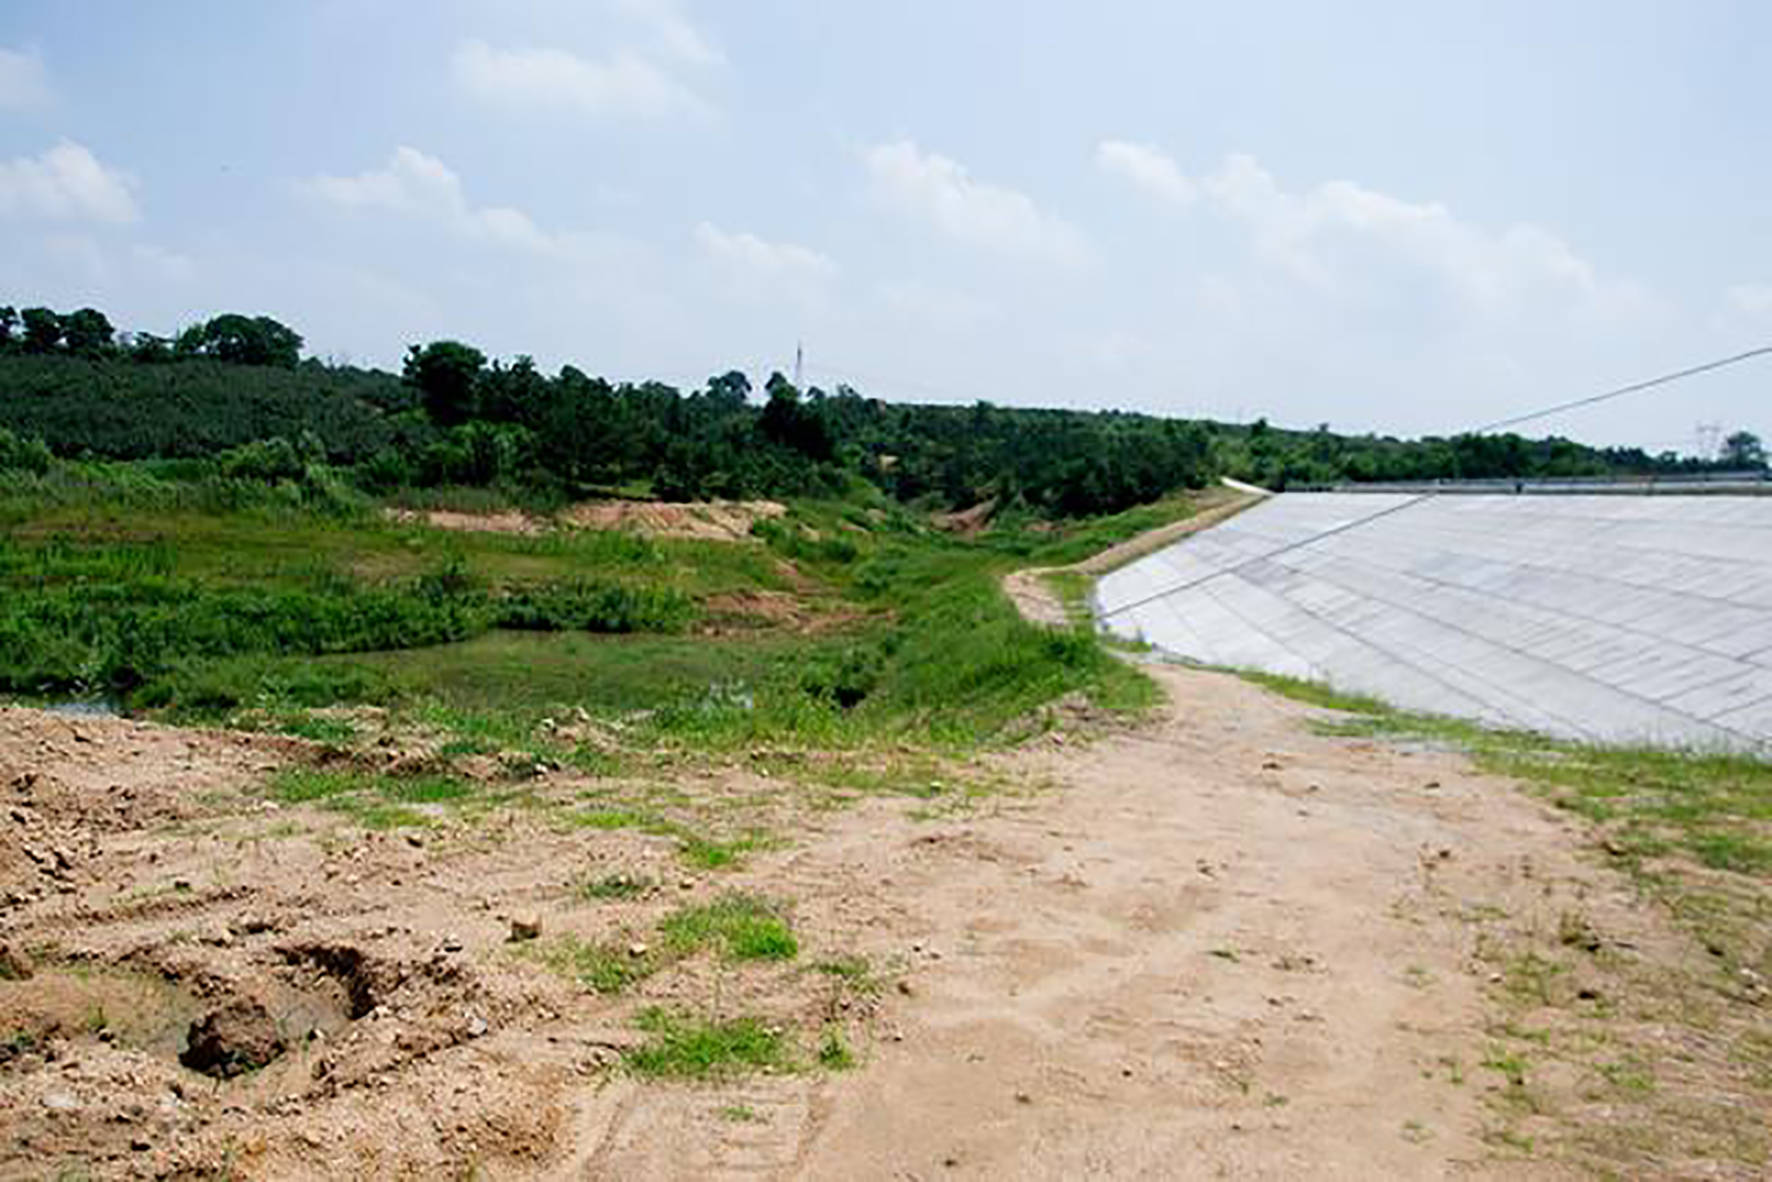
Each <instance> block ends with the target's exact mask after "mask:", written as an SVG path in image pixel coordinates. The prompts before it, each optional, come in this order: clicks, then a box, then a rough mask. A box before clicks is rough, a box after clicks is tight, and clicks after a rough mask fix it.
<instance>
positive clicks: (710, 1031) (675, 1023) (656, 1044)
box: [622, 1008, 792, 1080]
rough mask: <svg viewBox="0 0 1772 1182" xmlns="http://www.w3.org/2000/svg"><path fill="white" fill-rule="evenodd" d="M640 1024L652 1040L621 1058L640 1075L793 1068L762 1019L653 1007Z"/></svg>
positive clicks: (780, 1038) (780, 1040)
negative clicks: (705, 1015) (717, 1017)
mask: <svg viewBox="0 0 1772 1182" xmlns="http://www.w3.org/2000/svg"><path fill="white" fill-rule="evenodd" d="M639 1025H640V1029H641V1030H642V1031H643V1032H645V1033H646V1034H647V1035H648V1036H649V1037H648V1038H647V1040H646V1042H645V1043H643V1044H642V1045H640V1046H638V1047H635V1048H634V1049H633V1050H631V1051H628V1052H627V1053H626V1054H625V1055H624V1056H623V1057H622V1058H623V1062H624V1063H625V1064H626V1065H627V1068H628V1070H630V1071H632V1072H633V1073H634V1074H636V1075H641V1076H647V1077H651V1078H656V1079H687V1080H707V1079H723V1078H729V1077H731V1076H734V1075H739V1074H744V1073H748V1072H755V1071H785V1070H789V1069H790V1068H791V1067H792V1060H791V1058H790V1055H789V1049H788V1044H787V1040H786V1038H785V1036H784V1035H783V1034H782V1033H781V1031H780V1030H778V1029H776V1028H775V1027H772V1026H769V1025H767V1024H765V1023H764V1022H763V1020H762V1019H760V1018H751V1017H746V1018H730V1019H726V1020H723V1021H722V1020H715V1019H709V1018H703V1017H698V1016H696V1015H692V1014H683V1013H672V1012H670V1011H668V1010H663V1009H657V1008H654V1009H649V1010H647V1011H645V1012H644V1013H642V1014H641V1015H640V1021H639Z"/></svg>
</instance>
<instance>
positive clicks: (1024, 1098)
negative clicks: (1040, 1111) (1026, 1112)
mask: <svg viewBox="0 0 1772 1182" xmlns="http://www.w3.org/2000/svg"><path fill="white" fill-rule="evenodd" d="M1015 1102H1016V1103H1017V1104H1032V1103H1033V1102H1034V1098H1033V1097H1032V1096H1030V1095H1028V1094H1027V1093H1026V1092H1017V1093H1015Z"/></svg>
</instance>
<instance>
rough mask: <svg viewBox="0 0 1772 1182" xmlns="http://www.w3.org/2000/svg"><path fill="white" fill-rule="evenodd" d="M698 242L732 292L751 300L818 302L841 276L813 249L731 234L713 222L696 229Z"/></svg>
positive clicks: (741, 233)
mask: <svg viewBox="0 0 1772 1182" xmlns="http://www.w3.org/2000/svg"><path fill="white" fill-rule="evenodd" d="M695 241H696V244H697V245H698V246H700V247H701V250H702V253H703V254H704V255H706V256H707V257H708V259H709V260H710V261H712V262H713V264H714V265H715V267H716V268H718V269H719V271H720V273H721V275H722V277H723V279H724V281H725V282H726V284H727V286H728V288H729V289H730V290H731V291H732V292H733V293H734V294H736V295H739V296H742V297H745V298H748V299H767V298H770V297H773V296H778V295H785V296H790V297H792V298H794V299H799V300H817V299H819V298H820V297H821V296H822V294H823V291H824V288H825V286H826V284H827V283H828V282H829V281H830V280H831V279H833V278H834V277H835V276H836V274H837V264H836V263H834V262H832V261H831V260H830V259H829V258H828V257H826V256H825V255H822V254H820V253H819V252H818V251H816V250H813V249H812V248H811V247H807V246H800V245H797V244H795V243H792V242H770V241H768V240H766V239H763V238H759V237H757V236H756V235H755V234H748V233H744V232H739V233H729V232H727V231H725V230H722V229H720V228H719V227H718V226H716V225H714V224H713V223H711V222H702V223H701V224H699V225H698V226H696V227H695Z"/></svg>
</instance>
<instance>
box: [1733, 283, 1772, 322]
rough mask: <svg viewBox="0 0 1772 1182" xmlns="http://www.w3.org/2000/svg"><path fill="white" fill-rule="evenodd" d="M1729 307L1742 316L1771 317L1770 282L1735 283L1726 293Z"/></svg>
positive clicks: (1771, 298)
mask: <svg viewBox="0 0 1772 1182" xmlns="http://www.w3.org/2000/svg"><path fill="white" fill-rule="evenodd" d="M1727 296H1728V300H1729V307H1730V309H1731V310H1732V311H1736V312H1740V313H1741V314H1742V315H1744V316H1753V317H1766V318H1772V283H1737V284H1736V285H1735V286H1734V287H1731V288H1730V289H1729V290H1728V293H1727Z"/></svg>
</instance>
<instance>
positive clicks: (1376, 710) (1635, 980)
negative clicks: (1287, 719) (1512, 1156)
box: [1245, 674, 1772, 1176]
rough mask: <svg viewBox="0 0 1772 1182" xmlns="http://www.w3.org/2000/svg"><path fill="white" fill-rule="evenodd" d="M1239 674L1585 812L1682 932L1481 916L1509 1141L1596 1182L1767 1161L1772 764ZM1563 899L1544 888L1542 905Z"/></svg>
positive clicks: (1326, 727)
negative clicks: (1552, 1156) (1594, 739)
mask: <svg viewBox="0 0 1772 1182" xmlns="http://www.w3.org/2000/svg"><path fill="white" fill-rule="evenodd" d="M1245 676H1246V677H1248V678H1249V679H1250V680H1252V681H1255V682H1257V683H1259V684H1261V685H1264V686H1267V687H1268V688H1270V689H1273V690H1275V691H1277V692H1279V693H1282V694H1285V695H1286V696H1288V697H1291V698H1295V699H1298V700H1300V701H1304V702H1308V703H1310V704H1312V705H1317V706H1323V707H1327V708H1330V709H1333V710H1337V711H1341V712H1342V714H1341V716H1339V717H1333V716H1332V717H1328V718H1325V719H1322V720H1320V721H1319V722H1318V723H1317V724H1316V725H1317V726H1318V727H1319V728H1320V729H1322V730H1323V731H1325V732H1327V733H1331V734H1337V735H1351V736H1361V737H1380V738H1386V739H1389V740H1392V741H1402V742H1413V743H1428V744H1432V745H1435V746H1448V747H1452V748H1455V749H1458V750H1462V751H1464V752H1466V753H1468V754H1469V756H1470V757H1471V759H1472V760H1473V762H1475V764H1476V765H1477V766H1478V767H1479V768H1480V769H1482V770H1483V771H1487V772H1491V773H1494V774H1497V775H1501V776H1506V777H1510V778H1513V779H1516V780H1518V781H1519V782H1520V783H1521V784H1523V785H1524V786H1525V787H1526V788H1527V789H1528V790H1529V791H1531V792H1533V793H1534V794H1536V795H1538V796H1540V797H1541V798H1543V799H1544V800H1546V801H1548V802H1549V803H1550V804H1552V805H1553V806H1555V807H1556V808H1558V809H1562V810H1566V811H1568V812H1570V813H1572V814H1574V815H1576V816H1578V817H1580V818H1582V819H1583V821H1585V822H1586V823H1587V832H1588V836H1589V841H1590V849H1591V852H1592V856H1593V857H1594V858H1595V860H1596V861H1598V862H1600V863H1602V864H1604V865H1608V866H1610V867H1613V868H1615V869H1617V870H1618V871H1620V872H1622V873H1623V874H1624V875H1626V876H1627V878H1628V879H1629V881H1630V882H1631V883H1632V884H1633V885H1634V886H1635V888H1636V890H1637V891H1638V892H1639V894H1640V895H1641V896H1642V897H1644V898H1645V899H1648V900H1651V901H1653V903H1654V904H1655V905H1656V906H1658V907H1661V908H1665V913H1666V914H1667V915H1669V916H1671V917H1672V919H1673V920H1674V922H1675V927H1676V930H1677V931H1678V932H1679V933H1681V934H1682V937H1683V938H1682V939H1681V940H1679V941H1678V942H1677V944H1676V946H1674V947H1671V948H1668V947H1662V948H1657V949H1655V950H1653V951H1652V950H1650V949H1647V948H1642V947H1639V946H1638V945H1637V943H1636V942H1635V940H1634V939H1632V938H1631V936H1630V935H1629V934H1622V933H1618V932H1612V931H1607V930H1605V921H1603V920H1600V919H1597V918H1596V916H1595V914H1594V913H1593V911H1592V909H1591V907H1590V906H1588V905H1587V904H1584V903H1583V901H1582V899H1581V897H1580V892H1579V891H1578V892H1576V894H1575V895H1574V896H1573V897H1570V898H1561V899H1560V901H1559V902H1558V903H1557V904H1556V906H1555V914H1554V915H1551V914H1548V913H1545V914H1532V915H1527V914H1523V913H1522V914H1505V913H1489V910H1488V909H1487V908H1479V909H1478V910H1479V911H1480V912H1482V913H1481V914H1472V915H1470V916H1468V917H1467V918H1469V919H1470V920H1471V922H1473V923H1474V924H1475V925H1476V926H1477V929H1478V930H1477V950H1478V955H1479V956H1480V957H1481V958H1482V959H1483V960H1484V961H1486V962H1487V963H1488V964H1489V966H1490V967H1491V969H1492V976H1491V980H1492V982H1493V987H1492V994H1493V1000H1494V1001H1495V1003H1496V1008H1497V1012H1498V1014H1499V1015H1500V1017H1499V1018H1498V1020H1497V1021H1496V1022H1495V1023H1494V1024H1493V1027H1492V1029H1491V1032H1490V1033H1491V1037H1492V1043H1491V1046H1490V1047H1489V1048H1488V1050H1487V1052H1486V1054H1485V1057H1484V1060H1483V1062H1482V1063H1481V1066H1482V1067H1484V1068H1485V1069H1487V1071H1489V1072H1491V1073H1493V1076H1492V1078H1495V1079H1496V1080H1497V1082H1498V1086H1497V1087H1496V1088H1495V1089H1493V1090H1492V1092H1491V1097H1492V1099H1493V1100H1494V1101H1495V1103H1494V1105H1493V1107H1494V1109H1495V1114H1496V1124H1495V1126H1494V1128H1493V1129H1492V1130H1491V1132H1492V1140H1493V1141H1494V1142H1495V1143H1496V1144H1497V1145H1498V1146H1499V1147H1501V1148H1502V1149H1504V1150H1506V1151H1510V1152H1520V1153H1525V1154H1531V1153H1533V1152H1534V1148H1535V1140H1539V1139H1542V1138H1544V1137H1547V1136H1548V1137H1549V1138H1550V1140H1551V1141H1552V1142H1553V1145H1552V1146H1550V1149H1551V1151H1552V1152H1559V1151H1560V1155H1562V1156H1569V1157H1573V1158H1574V1159H1575V1160H1576V1161H1579V1162H1581V1163H1583V1164H1584V1165H1585V1166H1587V1167H1591V1168H1593V1169H1594V1170H1596V1171H1597V1172H1599V1173H1600V1174H1601V1175H1602V1176H1625V1175H1632V1176H1634V1175H1637V1174H1639V1173H1641V1172H1643V1171H1645V1170H1649V1171H1657V1170H1660V1169H1665V1168H1667V1167H1668V1165H1669V1163H1672V1162H1681V1161H1685V1162H1689V1163H1691V1164H1692V1166H1693V1172H1694V1173H1695V1174H1696V1173H1707V1172H1710V1170H1711V1169H1713V1168H1717V1169H1723V1171H1724V1172H1725V1173H1728V1172H1729V1171H1733V1170H1739V1169H1742V1168H1747V1169H1749V1170H1751V1171H1758V1170H1761V1169H1764V1168H1765V1167H1766V1165H1767V1164H1768V1162H1769V1161H1772V1128H1768V1127H1767V1126H1766V1124H1765V1122H1764V1121H1763V1120H1760V1119H1758V1118H1757V1117H1750V1116H1749V1115H1748V1113H1749V1112H1758V1113H1764V1112H1765V1111H1767V1106H1768V1105H1769V1104H1772V1033H1769V1031H1772V1025H1769V1024H1768V1023H1767V1022H1766V1021H1765V1014H1766V1010H1767V1008H1768V1007H1769V1006H1772V989H1769V988H1768V987H1769V986H1772V763H1768V762H1767V761H1765V760H1764V759H1760V758H1756V757H1754V756H1751V755H1746V754H1739V753H1735V754H1731V753H1723V752H1706V751H1678V750H1661V749H1654V748H1632V747H1617V746H1600V745H1594V744H1586V743H1577V742H1569V741H1564V740H1557V739H1551V738H1547V737H1545V736H1542V735H1537V734H1531V733H1526V732H1520V731H1502V730H1492V729H1488V728H1485V727H1482V726H1478V725H1476V724H1474V723H1470V722H1466V721H1463V720H1459V719H1453V718H1445V717H1440V716H1435V715H1425V714H1416V713H1411V712H1408V711H1402V710H1398V709H1395V708H1393V707H1391V706H1390V705H1388V704H1387V703H1385V702H1382V701H1379V700H1377V699H1374V698H1369V697H1361V696H1355V695H1348V694H1343V693H1339V692H1336V691H1334V690H1332V689H1329V688H1328V687H1325V686H1322V685H1319V684H1315V683H1311V682H1303V681H1298V680H1295V679H1292V678H1286V677H1276V676H1271V675H1266V674H1245ZM1555 887H1556V884H1554V883H1550V882H1547V883H1546V884H1545V885H1544V887H1543V890H1544V892H1545V895H1546V897H1547V898H1548V897H1550V893H1551V892H1552V890H1553V889H1555ZM1545 1148H1546V1147H1545V1146H1543V1145H1539V1146H1538V1149H1539V1151H1540V1152H1542V1151H1544V1149H1545ZM1700 1163H1703V1168H1700ZM1725 1163H1726V1165H1725ZM1730 1176H1733V1175H1732V1174H1731V1175H1730Z"/></svg>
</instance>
